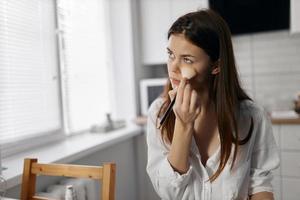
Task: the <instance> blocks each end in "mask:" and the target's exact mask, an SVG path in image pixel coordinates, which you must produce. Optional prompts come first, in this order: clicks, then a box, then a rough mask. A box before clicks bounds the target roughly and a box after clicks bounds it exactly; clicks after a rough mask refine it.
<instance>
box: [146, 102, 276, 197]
mask: <svg viewBox="0 0 300 200" xmlns="http://www.w3.org/2000/svg"><path fill="white" fill-rule="evenodd" d="M162 103H163V100H162V98H158V99H156V100H155V101H154V102H153V103H152V105H151V106H150V108H149V113H148V123H147V145H148V163H147V173H148V175H149V177H150V179H151V181H152V184H153V187H154V189H155V191H156V192H157V194H158V195H159V196H160V197H161V198H162V199H164V200H168V199H170V200H176V199H178V200H219V199H220V200H229V199H230V200H231V199H239V200H240V199H248V196H249V195H252V194H254V193H257V192H262V191H267V192H273V190H272V184H271V181H272V178H273V175H272V171H273V170H274V169H276V168H277V167H279V163H280V159H279V153H278V149H277V146H276V143H275V141H274V137H273V133H272V126H271V122H270V119H269V117H268V115H267V114H266V112H264V110H263V108H262V107H260V106H257V105H256V104H255V103H254V102H252V101H249V100H245V101H243V102H242V103H241V104H240V109H239V112H238V115H237V116H238V117H237V120H238V130H239V138H242V139H243V138H245V137H246V135H247V134H248V131H249V127H250V117H252V118H253V121H254V128H253V132H252V136H251V139H250V140H249V141H248V142H247V143H246V144H244V145H242V146H240V148H238V149H239V150H238V154H237V158H236V162H235V163H236V164H235V165H234V167H233V170H232V171H230V166H231V162H232V157H233V150H234V144H233V145H232V151H231V155H230V158H229V160H228V162H227V164H226V166H225V168H224V169H223V171H222V172H221V174H220V175H219V176H218V178H217V179H216V180H215V181H213V182H210V181H207V180H208V178H209V177H210V176H211V175H213V174H214V172H216V170H217V168H218V166H219V158H220V146H219V148H218V150H217V151H216V152H214V154H213V155H212V156H211V157H209V159H208V160H207V162H206V166H203V164H202V162H201V155H200V153H199V151H198V147H197V145H196V142H195V140H194V137H192V138H193V139H192V142H191V147H190V154H189V164H190V168H189V170H188V171H187V172H186V173H185V174H182V175H180V174H179V173H177V172H176V171H174V170H173V168H172V167H171V165H170V163H169V162H168V160H167V156H168V153H169V150H170V145H169V144H168V143H167V142H165V143H164V142H163V141H162V137H161V132H160V130H159V129H157V128H156V119H157V114H158V111H159V109H160V106H161V105H162Z"/></svg>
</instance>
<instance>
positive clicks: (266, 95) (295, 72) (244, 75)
mask: <svg viewBox="0 0 300 200" xmlns="http://www.w3.org/2000/svg"><path fill="white" fill-rule="evenodd" d="M233 47H234V53H235V58H236V63H237V67H238V71H239V73H240V75H241V79H242V80H241V82H242V83H243V86H244V88H245V89H246V91H248V93H249V94H250V96H252V97H254V98H255V99H256V100H257V101H258V102H260V103H261V104H262V105H264V106H265V107H266V108H267V109H276V108H277V109H289V108H290V107H292V106H293V103H292V99H293V97H294V94H295V93H296V92H297V91H300V34H297V35H290V34H289V32H288V31H275V32H266V33H258V34H248V35H242V36H234V37H233Z"/></svg>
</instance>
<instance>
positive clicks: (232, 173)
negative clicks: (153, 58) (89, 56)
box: [147, 10, 279, 200]
mask: <svg viewBox="0 0 300 200" xmlns="http://www.w3.org/2000/svg"><path fill="white" fill-rule="evenodd" d="M168 41H169V43H168V47H167V51H168V55H169V58H168V75H169V79H170V82H168V84H167V86H166V89H165V91H164V93H163V94H162V96H161V97H159V98H158V99H156V100H155V101H154V102H153V103H152V105H151V106H150V108H149V115H148V116H149V117H148V124H147V126H148V127H147V144H148V164H147V172H148V174H149V176H150V178H151V181H152V184H153V186H154V189H155V190H156V192H157V194H158V195H159V196H160V197H161V198H162V199H171V200H174V199H180V200H185V199H186V200H193V199H195V200H197V199H199V200H200V199H201V200H210V199H212V200H215V199H216V200H219V199H220V200H227V199H252V200H254V199H265V200H267V199H274V198H273V193H272V185H271V180H272V171H273V170H274V169H276V168H277V167H278V166H279V155H278V150H277V147H276V144H275V142H274V137H273V134H272V128H271V123H270V120H269V118H268V117H267V115H266V113H265V112H264V111H263V109H262V108H261V107H259V106H258V105H257V104H255V103H254V102H253V101H252V100H251V98H250V97H249V96H248V95H247V94H246V93H245V92H244V90H243V89H242V88H241V86H240V83H239V78H238V73H237V70H236V66H235V62H234V54H233V49H232V42H231V35H230V31H229V28H228V26H227V25H226V23H225V21H224V20H223V19H222V18H221V17H220V16H219V15H217V14H216V13H214V12H213V11H212V10H202V11H196V12H192V13H188V14H186V15H184V16H182V17H180V18H179V19H177V20H176V21H175V22H174V24H173V25H172V26H171V28H170V30H169V32H168ZM187 67H188V68H190V69H192V70H194V71H195V72H196V76H194V77H193V78H191V79H189V80H187V79H186V78H183V77H182V69H183V68H187ZM175 93H176V101H175V104H174V107H173V111H172V112H171V114H170V115H169V116H168V118H167V120H166V121H165V123H163V124H162V126H161V127H159V122H160V119H161V118H162V116H163V115H164V113H165V111H166V109H167V107H168V105H169V104H170V102H171V100H172V99H173V98H174V96H175Z"/></svg>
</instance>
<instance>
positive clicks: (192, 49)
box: [167, 34, 210, 89]
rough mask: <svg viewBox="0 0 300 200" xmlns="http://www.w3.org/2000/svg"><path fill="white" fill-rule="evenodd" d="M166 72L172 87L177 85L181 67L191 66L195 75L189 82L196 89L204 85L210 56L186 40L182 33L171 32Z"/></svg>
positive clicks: (180, 77)
mask: <svg viewBox="0 0 300 200" xmlns="http://www.w3.org/2000/svg"><path fill="white" fill-rule="evenodd" d="M167 51H168V56H169V57H168V74H169V78H170V81H171V84H172V87H173V88H174V87H177V86H178V85H179V83H180V80H181V79H182V74H181V69H182V68H183V67H188V68H192V69H193V70H194V71H195V72H196V76H195V77H194V78H192V80H191V84H192V86H193V87H194V88H195V89H197V88H199V87H201V85H202V86H204V83H205V80H207V77H208V73H209V65H210V58H209V56H208V55H207V54H206V53H205V51H204V50H203V49H201V48H200V47H198V46H196V45H194V44H193V43H191V42H190V41H188V40H187V39H186V38H185V36H184V35H183V34H172V35H171V36H170V38H169V43H168V47H167Z"/></svg>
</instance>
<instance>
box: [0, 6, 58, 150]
mask: <svg viewBox="0 0 300 200" xmlns="http://www.w3.org/2000/svg"><path fill="white" fill-rule="evenodd" d="M55 19H56V18H55V4H54V3H53V1H51V0H44V1H39V0H31V1H25V0H18V1H9V0H1V1H0V142H1V143H2V144H3V143H6V144H7V143H11V142H16V141H20V140H23V139H25V138H29V137H36V136H38V135H41V134H46V133H53V132H57V131H59V130H60V129H61V127H62V123H61V121H62V120H61V114H60V100H59V96H60V95H59V93H60V90H59V81H58V80H59V79H58V57H57V46H56V43H57V42H56V36H55V28H56V23H55ZM8 146H9V145H8Z"/></svg>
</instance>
